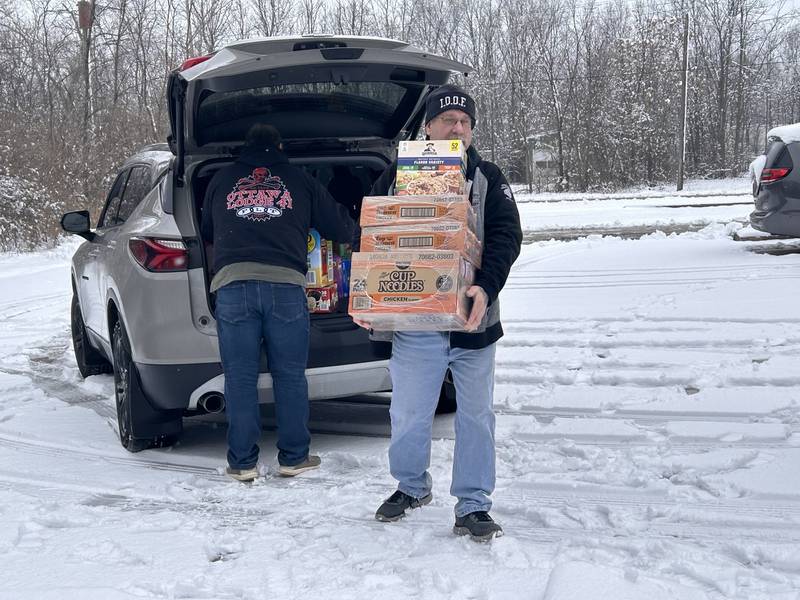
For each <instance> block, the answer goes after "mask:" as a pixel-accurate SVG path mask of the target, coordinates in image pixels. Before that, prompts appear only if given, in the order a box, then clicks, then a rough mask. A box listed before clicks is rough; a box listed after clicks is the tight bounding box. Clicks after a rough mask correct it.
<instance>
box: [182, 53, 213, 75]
mask: <svg viewBox="0 0 800 600" xmlns="http://www.w3.org/2000/svg"><path fill="white" fill-rule="evenodd" d="M212 56H214V55H213V54H206V55H205V56H194V57H192V58H187V59H186V60H185V61H183V64H182V65H181V67H180V68H179V69H178V70H179V71H185V70H186V69H189V68H191V67H193V66H195V65H199V64H200V63H201V62H206V61H207V60H208V59H209V58H211V57H212Z"/></svg>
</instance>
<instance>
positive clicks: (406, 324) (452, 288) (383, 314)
mask: <svg viewBox="0 0 800 600" xmlns="http://www.w3.org/2000/svg"><path fill="white" fill-rule="evenodd" d="M474 277H475V267H474V266H473V265H472V264H471V263H470V262H469V261H468V260H466V259H464V258H463V257H462V256H461V254H460V253H459V252H457V251H453V250H432V251H424V252H422V251H416V252H356V253H354V254H353V261H352V265H351V278H350V304H349V311H348V312H349V313H350V314H351V315H352V316H354V317H357V318H362V319H366V320H368V321H370V323H371V325H372V328H373V329H375V330H378V331H381V330H411V331H413V330H428V331H453V330H462V329H463V328H464V325H465V324H466V322H467V319H468V317H469V310H470V308H471V301H470V300H469V298H467V296H466V290H467V288H468V287H469V286H470V285H471V284H472V282H473V280H474Z"/></svg>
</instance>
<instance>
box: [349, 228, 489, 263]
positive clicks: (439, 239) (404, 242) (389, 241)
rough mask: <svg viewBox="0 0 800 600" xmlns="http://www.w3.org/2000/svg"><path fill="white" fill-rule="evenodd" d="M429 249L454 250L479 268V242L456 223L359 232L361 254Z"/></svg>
mask: <svg viewBox="0 0 800 600" xmlns="http://www.w3.org/2000/svg"><path fill="white" fill-rule="evenodd" d="M432 249H435V250H456V251H458V252H460V253H461V256H463V257H464V258H466V259H467V260H468V261H469V262H471V263H472V264H473V265H475V266H476V267H480V266H481V243H480V242H479V241H478V238H476V237H475V234H474V233H472V231H470V230H469V228H468V227H467V226H466V225H465V224H464V223H459V222H458V221H437V222H434V223H417V224H410V225H384V226H380V227H364V228H363V229H362V230H361V251H362V252H392V251H396V250H432Z"/></svg>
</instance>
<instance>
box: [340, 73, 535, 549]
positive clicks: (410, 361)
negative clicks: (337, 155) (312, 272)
mask: <svg viewBox="0 0 800 600" xmlns="http://www.w3.org/2000/svg"><path fill="white" fill-rule="evenodd" d="M475 121H476V112H475V102H474V101H473V99H472V98H471V97H470V96H469V94H467V93H466V92H465V91H464V90H462V89H460V88H458V87H455V86H452V85H445V86H442V87H440V88H438V89H436V90H435V91H434V92H432V93H431V94H430V96H429V97H428V100H427V103H426V111H425V133H426V134H427V138H428V139H431V140H452V139H460V140H462V141H463V142H464V145H465V146H466V147H467V179H469V180H470V181H471V182H472V187H471V192H470V199H471V202H472V206H473V208H474V209H475V213H476V215H477V217H478V218H477V226H476V234H477V236H478V238H479V239H481V240H482V241H483V251H482V255H481V267H480V269H478V270H477V271H476V273H475V280H474V284H473V285H472V286H471V287H469V288H468V289H467V296H469V297H470V298H472V309H471V312H470V316H469V320H468V321H467V325H466V330H467V331H465V332H461V331H452V332H448V331H445V332H440V331H395V332H394V336H393V337H392V357H391V360H390V361H389V369H390V372H391V376H392V403H391V408H390V415H391V420H392V441H391V444H390V446H389V469H390V471H391V473H392V476H394V478H395V479H397V482H398V485H397V491H396V492H394V493H393V494H392V495H391V496H389V497H388V498H387V499H386V501H385V502H384V503H383V504H382V505H381V506H380V508H378V511H377V512H376V514H375V518H376V519H378V520H379V521H397V520H398V519H400V518H402V517H403V516H404V515H405V514H406V511H407V510H408V509H410V508H416V507H419V506H422V505H424V504H427V503H428V502H430V501H431V498H432V496H431V487H432V480H431V475H430V473H429V472H428V467H429V465H430V457H431V426H432V423H433V415H434V412H435V411H436V405H437V403H438V400H439V391H440V389H441V386H442V380H443V378H444V376H445V373H446V371H447V370H448V369H449V370H450V372H451V373H452V375H453V381H454V383H455V387H456V403H457V411H456V420H455V434H456V439H455V450H454V453H453V479H452V485H451V486H450V493H451V494H452V495H453V496H455V497H456V498H457V502H456V506H455V517H456V519H455V526H454V528H453V531H454V532H455V533H456V534H459V535H469V536H470V537H471V538H472V539H473V540H476V541H487V540H490V539H492V538H493V537H494V536H496V535H501V534H502V528H501V527H500V525H498V524H497V523H495V522H494V521H493V520H492V518H491V516H489V510H490V508H491V506H492V501H491V498H490V495H491V493H492V491H493V490H494V483H495V448H494V424H495V417H494V412H493V409H492V404H493V395H494V358H495V342H497V340H498V339H500V337H501V336H502V335H503V328H502V326H501V324H500V304H499V301H498V295H499V294H500V290H501V289H502V288H503V286H504V285H505V282H506V279H507V278H508V274H509V271H510V270H511V265H512V264H513V263H514V261H515V260H516V258H517V256H518V255H519V252H520V245H521V243H522V229H521V227H520V221H519V213H518V212H517V206H516V204H515V202H514V195H513V194H512V192H511V187H510V186H509V185H508V182H507V181H506V178H505V177H504V176H503V174H502V172H501V171H500V169H499V168H498V167H497V165H495V164H493V163H491V162H489V161H486V160H483V159H482V158H481V156H480V155H479V154H478V152H477V150H475V147H474V146H472V128H473V127H474V126H475ZM395 170H396V164H393V165H390V166H389V167H388V168H387V169H386V170H385V171H384V173H383V175H382V176H381V177H380V178H379V179H378V180H377V181H376V182H375V184H374V186H373V188H372V194H373V195H376V196H380V195H384V194H392V193H394V192H393V188H394V181H395ZM356 322H357V323H358V324H359V325H362V326H364V327H369V322H368V321H367V320H364V321H361V320H356Z"/></svg>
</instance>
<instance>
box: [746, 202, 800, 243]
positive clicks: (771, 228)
mask: <svg viewBox="0 0 800 600" xmlns="http://www.w3.org/2000/svg"><path fill="white" fill-rule="evenodd" d="M750 225H752V226H753V229H758V230H759V231H764V232H766V233H772V234H774V235H787V236H792V237H800V211H798V210H786V207H785V206H784V207H782V208H779V209H777V210H774V211H760V210H754V211H753V212H751V213H750Z"/></svg>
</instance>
